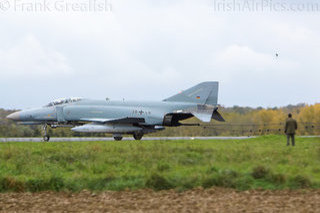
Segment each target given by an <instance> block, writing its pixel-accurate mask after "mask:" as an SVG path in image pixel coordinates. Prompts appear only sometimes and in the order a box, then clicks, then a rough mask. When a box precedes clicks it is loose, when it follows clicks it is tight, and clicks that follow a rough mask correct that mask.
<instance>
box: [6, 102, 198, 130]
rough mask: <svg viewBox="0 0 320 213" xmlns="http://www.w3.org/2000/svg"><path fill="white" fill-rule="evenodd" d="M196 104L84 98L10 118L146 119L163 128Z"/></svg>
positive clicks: (60, 120) (27, 120)
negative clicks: (168, 120) (165, 122)
mask: <svg viewBox="0 0 320 213" xmlns="http://www.w3.org/2000/svg"><path fill="white" fill-rule="evenodd" d="M196 106H197V104H194V103H179V102H165V101H158V102H151V101H148V102H138V101H109V100H90V99H82V100H79V101H77V102H73V103H61V104H57V105H52V106H45V107H41V108H35V109H29V110H23V111H19V112H16V113H14V114H11V115H9V116H8V118H10V119H12V120H15V121H19V122H21V123H22V124H32V123H34V124H40V123H77V122H83V121H86V120H90V119H93V120H94V119H98V118H99V119H118V118H130V117H136V118H144V119H145V123H144V125H162V124H163V120H164V117H165V115H167V114H169V113H174V112H177V111H179V110H185V109H188V108H192V107H196Z"/></svg>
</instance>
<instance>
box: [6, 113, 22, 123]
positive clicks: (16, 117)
mask: <svg viewBox="0 0 320 213" xmlns="http://www.w3.org/2000/svg"><path fill="white" fill-rule="evenodd" d="M7 118H8V119H10V120H13V121H18V120H19V119H20V113H19V112H14V113H12V114H10V115H8V116H7Z"/></svg>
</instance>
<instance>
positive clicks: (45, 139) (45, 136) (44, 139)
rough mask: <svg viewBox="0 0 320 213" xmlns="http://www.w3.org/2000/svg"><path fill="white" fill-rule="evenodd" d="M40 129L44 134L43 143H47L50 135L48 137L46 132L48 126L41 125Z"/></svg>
mask: <svg viewBox="0 0 320 213" xmlns="http://www.w3.org/2000/svg"><path fill="white" fill-rule="evenodd" d="M42 129H43V132H44V136H43V141H45V142H48V141H49V140H50V135H48V131H47V130H48V125H47V124H45V125H43V127H42Z"/></svg>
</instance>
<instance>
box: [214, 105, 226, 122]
mask: <svg viewBox="0 0 320 213" xmlns="http://www.w3.org/2000/svg"><path fill="white" fill-rule="evenodd" d="M211 118H212V119H213V120H216V121H220V122H225V120H224V118H223V117H222V116H221V114H220V113H219V112H218V108H217V109H216V110H214V111H213V113H212V117H211Z"/></svg>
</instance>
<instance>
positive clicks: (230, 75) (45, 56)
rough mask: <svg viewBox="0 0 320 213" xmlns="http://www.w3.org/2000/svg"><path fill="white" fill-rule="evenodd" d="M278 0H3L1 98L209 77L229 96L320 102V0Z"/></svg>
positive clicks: (154, 91) (230, 99)
mask: <svg viewBox="0 0 320 213" xmlns="http://www.w3.org/2000/svg"><path fill="white" fill-rule="evenodd" d="M279 1H280V0H279ZM41 2H42V3H41ZM77 2H81V3H82V5H77V4H78V3H77ZM230 2H232V1H231V0H230ZM248 2H251V3H252V2H253V3H255V4H256V6H252V5H249V4H248ZM272 2H273V3H271V2H268V1H264V4H265V5H261V4H260V3H261V2H260V1H243V0H238V1H237V3H239V4H236V5H232V4H229V2H228V1H224V0H221V1H219V0H200V1H199V0H197V1H195V0H185V1H182V0H181V1H180V0H176V1H173V0H161V1H154V0H149V1H147V0H136V1H133V0H113V1H108V0H81V1H78V0H74V1H69V0H50V4H48V2H44V1H36V3H35V1H34V0H24V1H22V0H10V1H6V0H0V26H1V27H0V41H1V42H0V108H6V109H21V108H30V107H37V106H42V105H44V104H46V103H47V102H49V101H51V100H52V99H56V98H59V97H72V96H76V97H79V96H80V97H88V98H96V99H104V98H106V97H109V98H110V99H113V100H115V99H122V98H125V99H127V100H162V99H164V98H166V97H168V96H171V95H173V94H175V93H177V92H179V91H181V90H183V89H187V88H189V87H191V86H193V85H195V84H197V83H200V82H202V81H219V82H220V93H219V103H220V104H222V105H225V106H233V105H240V106H254V107H257V106H263V107H274V106H284V105H288V104H297V103H302V102H304V103H309V104H313V103H316V102H320V83H319V79H320V21H319V20H320V19H319V18H320V2H319V3H318V4H319V7H318V10H316V9H317V8H316V7H315V6H317V5H316V3H317V1H311V3H312V2H313V8H314V9H313V10H314V11H312V10H311V9H310V5H307V4H308V3H306V1H303V0H301V1H298V0H288V1H286V0H283V1H280V3H283V5H277V4H276V3H277V2H276V1H275V0H274V1H272ZM309 2H310V1H309ZM26 3H29V4H26ZM278 3H279V2H278ZM42 4H46V5H42ZM75 4H76V5H75ZM227 4H228V5H227ZM267 4H269V5H267ZM276 53H278V54H279V57H276Z"/></svg>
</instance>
